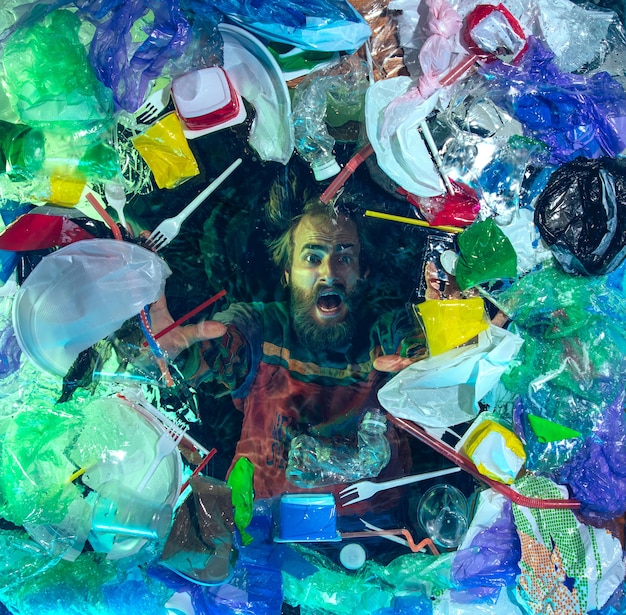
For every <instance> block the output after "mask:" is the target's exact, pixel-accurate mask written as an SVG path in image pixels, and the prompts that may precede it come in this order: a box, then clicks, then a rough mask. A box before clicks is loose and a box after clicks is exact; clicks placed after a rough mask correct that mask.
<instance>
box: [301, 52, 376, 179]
mask: <svg viewBox="0 0 626 615" xmlns="http://www.w3.org/2000/svg"><path fill="white" fill-rule="evenodd" d="M367 85H368V83H367V68H366V65H365V63H364V62H363V61H362V60H360V59H359V58H358V57H357V56H345V57H344V58H343V59H342V60H340V61H339V62H337V63H334V64H330V65H329V66H326V67H324V68H320V69H318V70H315V71H313V72H312V73H310V74H309V75H307V76H306V77H305V78H304V79H303V80H302V81H301V82H300V83H299V84H298V86H297V87H296V89H295V92H294V97H293V111H292V114H293V127H294V138H295V147H296V150H297V152H298V153H299V154H300V156H302V158H304V160H306V161H307V162H308V163H309V164H310V165H311V168H312V169H313V173H314V175H315V179H316V180H317V181H323V180H325V179H328V178H330V177H333V176H335V175H337V173H339V171H340V167H339V165H338V164H337V161H336V160H335V156H334V153H333V147H334V145H335V140H334V138H333V137H331V136H330V134H329V132H328V128H327V127H326V120H325V118H326V111H327V104H328V97H332V99H333V101H334V102H333V104H334V105H335V106H336V107H337V108H338V109H345V108H356V109H357V110H358V109H360V108H361V107H362V105H363V103H364V97H365V91H366V89H367Z"/></svg>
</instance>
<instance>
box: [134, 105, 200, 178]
mask: <svg viewBox="0 0 626 615" xmlns="http://www.w3.org/2000/svg"><path fill="white" fill-rule="evenodd" d="M133 145H134V146H135V147H136V148H137V150H138V151H139V153H140V154H141V156H142V157H143V159H144V160H145V161H146V163H147V165H148V166H149V167H150V169H151V171H152V173H153V174H154V181H155V182H156V183H157V186H158V187H159V188H169V189H172V188H176V187H177V186H179V185H180V184H182V183H183V182H185V181H186V180H188V179H190V178H192V177H195V176H196V175H199V174H200V169H199V168H198V163H197V162H196V158H195V156H194V155H193V152H192V151H191V149H190V147H189V144H188V143H187V138H186V137H185V134H184V132H183V127H182V125H181V122H180V120H179V118H178V115H176V113H174V112H172V113H168V114H167V115H166V116H164V117H162V118H161V119H160V120H159V121H157V122H155V123H154V124H153V125H152V126H150V128H148V129H147V130H146V131H145V132H144V133H143V134H141V135H138V136H136V137H134V138H133Z"/></svg>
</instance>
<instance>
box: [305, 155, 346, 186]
mask: <svg viewBox="0 0 626 615" xmlns="http://www.w3.org/2000/svg"><path fill="white" fill-rule="evenodd" d="M311 168H312V169H313V175H315V179H316V180H317V181H318V182H321V181H324V180H325V179H329V178H330V177H334V176H335V175H337V173H339V171H341V167H340V166H339V165H338V164H337V161H336V160H335V159H334V158H331V159H330V160H325V161H324V162H316V161H313V162H312V163H311Z"/></svg>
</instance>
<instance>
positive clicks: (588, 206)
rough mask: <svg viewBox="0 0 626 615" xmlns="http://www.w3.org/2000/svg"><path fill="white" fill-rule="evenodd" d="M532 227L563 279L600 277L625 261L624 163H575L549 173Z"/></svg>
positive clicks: (585, 160)
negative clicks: (567, 276)
mask: <svg viewBox="0 0 626 615" xmlns="http://www.w3.org/2000/svg"><path fill="white" fill-rule="evenodd" d="M535 224H536V225H537V227H538V229H539V232H540V233H541V236H542V237H543V239H544V240H545V242H546V243H547V244H548V245H549V246H550V248H551V250H552V253H553V254H554V256H555V258H556V259H557V260H558V261H559V263H560V264H561V266H562V267H563V269H564V270H565V271H566V272H568V273H578V274H582V275H604V274H606V273H610V272H611V271H613V270H614V269H616V268H617V267H618V266H619V264H620V263H621V262H622V260H623V259H624V257H625V256H626V162H625V161H623V160H621V159H616V158H598V159H589V158H583V157H580V158H576V159H575V160H573V161H571V162H568V163H567V164H564V165H562V166H561V167H559V168H558V169H556V170H555V171H554V173H552V175H551V176H550V180H549V181H548V184H547V186H546V187H545V189H544V190H543V191H542V192H541V194H540V195H539V197H538V199H537V202H536V204H535Z"/></svg>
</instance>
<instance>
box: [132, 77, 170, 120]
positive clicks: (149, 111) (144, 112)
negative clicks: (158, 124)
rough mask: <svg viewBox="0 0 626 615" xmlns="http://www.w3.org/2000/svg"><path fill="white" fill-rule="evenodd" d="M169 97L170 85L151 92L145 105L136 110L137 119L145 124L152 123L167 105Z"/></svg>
mask: <svg viewBox="0 0 626 615" xmlns="http://www.w3.org/2000/svg"><path fill="white" fill-rule="evenodd" d="M169 98H170V88H169V86H168V87H165V88H161V89H159V90H156V91H155V92H153V93H152V94H150V96H148V98H147V100H146V101H145V102H144V103H143V105H141V107H139V109H137V111H135V121H136V122H137V123H138V124H143V125H145V126H147V125H150V124H152V123H153V122H154V121H156V119H157V118H158V117H159V115H160V113H161V111H163V109H165V107H167V104H168V102H169Z"/></svg>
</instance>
